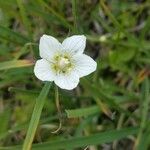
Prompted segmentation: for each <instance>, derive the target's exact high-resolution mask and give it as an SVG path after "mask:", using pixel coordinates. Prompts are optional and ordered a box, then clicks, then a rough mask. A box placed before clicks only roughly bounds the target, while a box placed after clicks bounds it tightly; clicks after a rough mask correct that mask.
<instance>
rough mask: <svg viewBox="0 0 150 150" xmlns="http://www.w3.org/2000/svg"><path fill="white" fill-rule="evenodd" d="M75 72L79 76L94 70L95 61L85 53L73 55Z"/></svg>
mask: <svg viewBox="0 0 150 150" xmlns="http://www.w3.org/2000/svg"><path fill="white" fill-rule="evenodd" d="M74 62H75V72H76V73H77V74H78V75H79V77H83V76H86V75H88V74H90V73H92V72H94V71H95V70H96V67H97V63H96V62H95V61H94V60H93V59H92V58H91V57H89V56H87V55H85V54H81V55H76V56H74Z"/></svg>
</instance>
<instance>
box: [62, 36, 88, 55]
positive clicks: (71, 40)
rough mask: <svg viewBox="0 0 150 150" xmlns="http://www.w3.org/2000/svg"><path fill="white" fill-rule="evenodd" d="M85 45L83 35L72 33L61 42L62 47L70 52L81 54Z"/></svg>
mask: <svg viewBox="0 0 150 150" xmlns="http://www.w3.org/2000/svg"><path fill="white" fill-rule="evenodd" d="M85 46H86V37H85V36H84V35H74V36H71V37H68V38H66V39H65V40H64V41H63V43H62V49H63V50H64V51H66V52H69V53H71V54H82V53H83V51H84V49H85Z"/></svg>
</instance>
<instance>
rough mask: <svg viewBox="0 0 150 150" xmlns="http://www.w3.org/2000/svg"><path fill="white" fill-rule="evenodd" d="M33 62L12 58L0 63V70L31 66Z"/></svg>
mask: <svg viewBox="0 0 150 150" xmlns="http://www.w3.org/2000/svg"><path fill="white" fill-rule="evenodd" d="M32 65H33V62H31V61H30V60H25V59H24V60H12V61H5V62H1V63H0V70H5V69H12V68H20V67H28V66H32Z"/></svg>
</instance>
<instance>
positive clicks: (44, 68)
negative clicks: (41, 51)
mask: <svg viewBox="0 0 150 150" xmlns="http://www.w3.org/2000/svg"><path fill="white" fill-rule="evenodd" d="M34 74H35V76H36V77H37V78H38V79H40V80H42V81H54V78H55V74H54V73H53V71H52V70H51V64H50V63H49V62H48V61H47V60H45V59H40V60H37V61H36V63H35V66H34Z"/></svg>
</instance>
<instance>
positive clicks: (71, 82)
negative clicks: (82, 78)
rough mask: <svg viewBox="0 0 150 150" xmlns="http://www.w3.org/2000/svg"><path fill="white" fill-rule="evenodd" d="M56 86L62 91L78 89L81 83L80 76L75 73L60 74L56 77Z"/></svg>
mask: <svg viewBox="0 0 150 150" xmlns="http://www.w3.org/2000/svg"><path fill="white" fill-rule="evenodd" d="M54 82H55V84H56V85H57V86H59V87H60V88H62V89H66V90H72V89H74V88H75V87H77V85H78V83H79V76H78V75H77V74H75V73H74V72H71V73H69V74H66V75H65V74H59V75H57V76H56V77H55V80H54Z"/></svg>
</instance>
